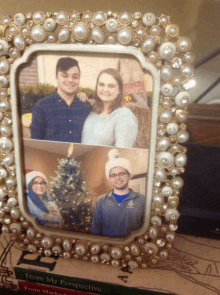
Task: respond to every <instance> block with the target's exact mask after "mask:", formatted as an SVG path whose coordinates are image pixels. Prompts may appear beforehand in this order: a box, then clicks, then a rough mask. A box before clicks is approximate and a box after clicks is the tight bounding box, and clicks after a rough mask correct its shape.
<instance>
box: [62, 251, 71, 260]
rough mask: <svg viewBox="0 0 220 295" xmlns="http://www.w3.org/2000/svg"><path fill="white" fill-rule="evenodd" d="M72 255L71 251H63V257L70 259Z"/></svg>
mask: <svg viewBox="0 0 220 295" xmlns="http://www.w3.org/2000/svg"><path fill="white" fill-rule="evenodd" d="M70 257H71V255H70V253H69V252H63V258H64V259H70Z"/></svg>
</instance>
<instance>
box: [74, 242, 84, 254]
mask: <svg viewBox="0 0 220 295" xmlns="http://www.w3.org/2000/svg"><path fill="white" fill-rule="evenodd" d="M74 250H75V252H76V254H78V255H84V254H85V253H86V247H85V246H84V245H83V244H76V245H75V247H74Z"/></svg>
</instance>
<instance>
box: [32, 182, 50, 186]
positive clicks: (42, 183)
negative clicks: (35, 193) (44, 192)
mask: <svg viewBox="0 0 220 295" xmlns="http://www.w3.org/2000/svg"><path fill="white" fill-rule="evenodd" d="M33 185H40V186H44V185H47V183H46V182H45V181H41V182H37V181H34V182H33Z"/></svg>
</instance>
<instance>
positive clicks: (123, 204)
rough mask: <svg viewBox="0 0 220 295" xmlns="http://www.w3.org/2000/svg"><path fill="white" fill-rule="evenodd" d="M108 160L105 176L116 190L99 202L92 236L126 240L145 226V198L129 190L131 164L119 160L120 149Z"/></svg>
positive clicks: (96, 205)
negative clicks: (125, 238)
mask: <svg viewBox="0 0 220 295" xmlns="http://www.w3.org/2000/svg"><path fill="white" fill-rule="evenodd" d="M108 157H109V161H108V162H107V163H106V166H105V173H106V177H107V178H108V180H109V181H110V183H111V184H112V186H113V189H112V190H111V191H110V192H108V193H107V194H104V195H102V196H100V197H98V199H97V201H96V204H95V207H94V212H93V224H92V233H93V234H95V235H103V236H111V237H117V238H124V237H126V236H128V235H129V234H130V233H131V232H132V231H134V230H137V229H140V228H141V226H142V225H143V219H144V212H145V196H144V195H142V194H140V193H136V192H134V191H133V190H132V189H130V188H129V181H130V179H131V178H132V176H133V175H132V167H131V163H130V161H129V160H128V159H125V158H122V157H120V155H119V151H118V150H117V149H112V150H110V151H109V153H108Z"/></svg>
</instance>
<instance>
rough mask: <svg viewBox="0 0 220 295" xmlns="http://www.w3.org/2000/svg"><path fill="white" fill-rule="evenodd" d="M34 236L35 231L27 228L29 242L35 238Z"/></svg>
mask: <svg viewBox="0 0 220 295" xmlns="http://www.w3.org/2000/svg"><path fill="white" fill-rule="evenodd" d="M35 235H36V232H35V230H34V229H33V228H29V229H28V230H27V237H28V238H29V239H30V240H31V239H33V238H34V237H35Z"/></svg>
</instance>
